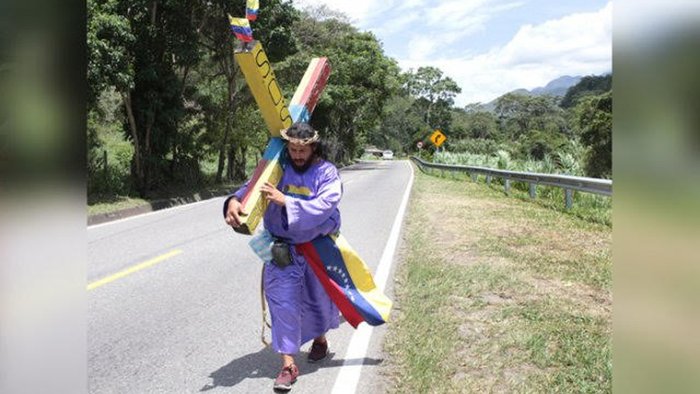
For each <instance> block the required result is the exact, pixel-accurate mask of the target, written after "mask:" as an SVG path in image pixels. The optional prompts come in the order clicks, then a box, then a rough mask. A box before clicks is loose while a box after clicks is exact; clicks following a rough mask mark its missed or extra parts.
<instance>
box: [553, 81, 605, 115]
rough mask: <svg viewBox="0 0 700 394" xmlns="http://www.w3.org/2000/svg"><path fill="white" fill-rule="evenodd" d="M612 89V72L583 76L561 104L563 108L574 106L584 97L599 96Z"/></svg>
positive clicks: (568, 91)
mask: <svg viewBox="0 0 700 394" xmlns="http://www.w3.org/2000/svg"><path fill="white" fill-rule="evenodd" d="M610 90H612V74H607V75H599V76H595V75H589V76H586V77H583V78H581V80H580V81H579V82H578V83H577V84H576V85H574V86H572V87H570V88H569V89H568V90H567V91H566V94H565V95H564V97H562V99H561V103H560V104H559V105H560V106H561V107H562V108H572V107H574V106H576V104H577V103H578V101H579V100H581V98H583V97H586V96H597V95H600V94H602V93H605V92H609V91H610Z"/></svg>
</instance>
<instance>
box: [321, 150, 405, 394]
mask: <svg viewBox="0 0 700 394" xmlns="http://www.w3.org/2000/svg"><path fill="white" fill-rule="evenodd" d="M408 166H409V167H410V168H411V178H410V179H409V181H408V185H407V186H406V191H405V192H404V195H403V200H401V205H400V206H399V212H398V213H397V214H396V218H395V219H394V224H393V225H392V227H391V233H390V234H389V240H388V241H387V243H386V247H384V252H383V253H382V257H381V259H380V260H379V266H378V267H377V271H376V272H375V275H374V282H375V283H376V285H377V286H378V287H379V288H380V289H381V290H382V291H383V290H384V288H385V287H386V281H387V280H388V279H389V271H390V270H391V264H392V262H393V260H394V253H395V252H396V246H397V244H398V242H399V233H400V232H401V222H403V217H404V215H405V214H406V206H407V205H408V197H409V196H410V194H411V187H412V186H413V177H414V174H413V166H411V164H410V163H408ZM372 331H373V327H372V326H370V325H368V324H367V323H361V324H360V325H359V326H358V327H357V330H355V332H354V333H353V334H352V338H350V344H349V345H348V350H347V352H346V353H345V362H344V363H343V366H342V367H341V368H340V372H339V373H338V377H337V378H336V380H335V384H334V385H333V391H332V393H333V394H345V393H354V392H355V391H356V390H357V383H358V382H359V380H360V373H361V372H362V363H357V360H362V359H363V358H365V357H366V356H367V348H368V347H369V340H370V338H371V337H372Z"/></svg>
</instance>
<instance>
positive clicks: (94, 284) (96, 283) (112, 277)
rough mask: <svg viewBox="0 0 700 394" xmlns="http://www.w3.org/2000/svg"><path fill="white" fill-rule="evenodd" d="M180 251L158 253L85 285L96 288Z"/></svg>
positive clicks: (180, 251) (89, 288)
mask: <svg viewBox="0 0 700 394" xmlns="http://www.w3.org/2000/svg"><path fill="white" fill-rule="evenodd" d="M180 253H182V250H180V249H175V250H173V251H170V252H168V253H166V254H162V255H160V256H158V257H154V258H152V259H150V260H148V261H144V262H143V263H141V264H137V265H135V266H133V267H129V268H127V269H125V270H123V271H119V272H117V273H116V274H113V275H110V276H108V277H106V278H102V279H100V280H97V281H94V282H92V283H90V284H88V285H87V289H88V290H92V289H95V288H98V287H100V286H102V285H106V284H107V283H109V282H113V281H115V280H117V279H119V278H123V277H125V276H127V275H131V274H133V273H134V272H136V271H140V270H142V269H145V268H148V267H150V266H152V265H155V264H158V263H160V262H161V261H163V260H167V259H169V258H171V257H173V256H177V255H178V254H180Z"/></svg>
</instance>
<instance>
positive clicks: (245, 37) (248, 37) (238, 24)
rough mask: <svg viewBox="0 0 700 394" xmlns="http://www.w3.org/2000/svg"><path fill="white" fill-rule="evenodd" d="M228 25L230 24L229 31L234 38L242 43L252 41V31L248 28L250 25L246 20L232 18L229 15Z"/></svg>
mask: <svg viewBox="0 0 700 394" xmlns="http://www.w3.org/2000/svg"><path fill="white" fill-rule="evenodd" d="M228 20H229V23H231V30H232V31H233V34H235V35H236V38H238V39H239V40H241V41H243V42H250V41H253V29H251V28H250V23H249V22H248V19H246V18H234V17H232V16H231V15H229V16H228Z"/></svg>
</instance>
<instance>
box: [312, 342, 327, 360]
mask: <svg viewBox="0 0 700 394" xmlns="http://www.w3.org/2000/svg"><path fill="white" fill-rule="evenodd" d="M326 356H328V341H326V342H325V343H319V342H316V341H315V340H314V342H313V343H312V344H311V351H310V352H309V362H310V363H315V362H318V361H321V360H323V359H324V358H326Z"/></svg>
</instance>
